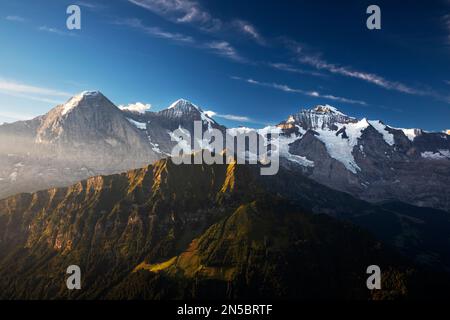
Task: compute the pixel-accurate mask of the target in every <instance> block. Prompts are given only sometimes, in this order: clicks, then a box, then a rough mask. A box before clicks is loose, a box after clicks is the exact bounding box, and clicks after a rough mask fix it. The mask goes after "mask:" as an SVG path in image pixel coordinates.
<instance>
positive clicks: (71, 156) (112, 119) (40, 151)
mask: <svg viewBox="0 0 450 320" xmlns="http://www.w3.org/2000/svg"><path fill="white" fill-rule="evenodd" d="M194 121H201V123H202V131H203V132H205V131H207V130H210V129H212V128H215V129H219V130H221V131H222V132H224V130H225V127H223V126H221V125H220V124H218V123H217V122H216V121H214V120H213V119H211V118H210V117H208V116H207V115H206V113H205V112H204V111H203V110H202V109H201V108H200V107H198V106H195V105H194V104H192V103H191V102H189V101H186V100H182V99H181V100H178V101H176V102H174V103H173V104H172V105H170V106H169V107H168V108H167V109H164V110H162V111H159V112H145V113H139V112H133V111H130V110H119V109H118V108H117V107H116V106H114V104H112V103H111V102H110V101H109V100H108V99H107V98H105V97H104V96H103V95H102V94H101V93H99V92H84V93H82V94H80V95H78V96H75V97H73V98H72V99H70V100H69V101H68V102H67V103H66V104H64V105H61V106H58V107H56V108H55V109H53V110H51V111H50V112H49V113H48V114H46V115H44V116H41V117H38V118H36V119H33V120H31V121H22V122H17V123H13V124H5V125H2V126H0V140H1V141H2V145H1V146H0V164H1V166H0V198H2V197H6V196H8V195H12V194H15V193H19V192H31V191H36V190H40V189H46V188H49V187H54V186H56V187H59V186H67V185H70V184H71V183H74V182H76V181H80V180H82V179H86V178H88V177H90V176H94V175H98V174H111V173H119V172H123V171H125V170H128V169H131V168H138V167H143V166H146V165H147V164H149V163H152V162H153V161H155V160H157V159H161V158H165V157H167V156H169V155H170V153H171V151H172V149H173V147H174V146H175V144H176V140H177V137H174V136H173V131H174V130H177V129H181V130H183V132H186V133H187V134H188V135H190V136H191V138H192V137H193V134H194ZM269 128H271V129H273V130H278V131H279V132H280V133H281V138H280V144H281V149H280V153H281V156H282V163H283V165H284V166H286V167H288V168H291V169H296V170H298V171H299V172H303V173H304V174H306V175H307V176H309V177H311V178H312V179H314V180H316V181H317V182H320V183H322V184H325V185H327V186H329V187H332V188H334V189H337V190H341V191H345V192H349V193H351V194H353V195H355V196H357V197H359V198H362V199H365V200H369V201H372V202H378V201H385V200H400V201H404V202H408V203H411V204H414V205H418V206H425V207H426V206H428V207H434V208H439V209H444V210H447V211H449V210H450V193H449V191H448V188H447V185H446V184H447V183H448V177H449V173H448V172H450V138H449V137H450V136H449V135H447V134H446V133H431V132H425V131H423V130H420V129H397V128H393V127H390V126H388V125H385V124H384V123H382V122H381V121H370V120H367V119H361V120H359V119H356V118H353V117H350V116H347V115H345V114H343V113H342V112H340V111H339V110H337V109H336V108H334V107H332V106H329V105H324V106H316V107H315V108H312V109H310V110H302V111H300V112H299V113H296V114H293V115H291V116H289V117H288V119H287V120H286V121H283V122H281V123H280V124H279V125H278V126H274V127H269ZM269 128H264V129H262V130H254V131H257V132H261V133H262V131H267V130H268V129H269ZM252 130H253V129H248V128H235V129H234V130H233V131H232V132H233V134H234V135H241V134H246V133H247V132H248V131H252ZM192 139H193V138H192ZM207 144H208V141H204V140H202V141H200V145H202V146H203V147H204V146H205V145H207Z"/></svg>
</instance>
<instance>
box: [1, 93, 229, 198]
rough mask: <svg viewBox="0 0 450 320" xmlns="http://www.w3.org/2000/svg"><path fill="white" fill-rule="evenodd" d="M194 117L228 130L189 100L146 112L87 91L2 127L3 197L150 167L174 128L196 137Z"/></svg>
mask: <svg viewBox="0 0 450 320" xmlns="http://www.w3.org/2000/svg"><path fill="white" fill-rule="evenodd" d="M194 121H202V123H203V125H202V129H203V130H208V129H209V128H217V129H220V130H222V131H223V130H224V128H223V127H222V126H220V125H218V124H217V123H216V122H215V121H214V120H212V119H210V118H209V117H207V116H206V114H205V113H204V112H203V111H202V110H201V109H200V108H199V107H197V106H195V105H193V104H192V103H190V102H188V101H186V100H178V101H176V102H175V103H173V104H172V105H171V106H170V107H169V108H167V109H165V110H162V111H160V112H155V113H153V112H147V113H144V114H141V113H136V112H130V111H126V110H120V109H119V108H117V107H116V106H115V105H114V104H113V103H112V102H111V101H109V100H108V99H107V98H106V97H105V96H104V95H103V94H101V93H100V92H97V91H92V92H83V93H81V94H79V95H77V96H75V97H73V98H71V99H70V100H69V101H67V103H65V104H63V105H60V106H57V107H56V108H54V109H52V110H51V111H50V112H48V113H47V114H45V115H43V116H41V117H38V118H36V119H33V120H30V121H21V122H16V123H13V124H5V125H2V126H0V140H1V141H2V144H1V146H0V164H1V166H0V198H4V197H6V196H8V195H12V194H15V193H20V192H33V191H37V190H42V189H47V188H49V187H62V186H68V185H70V184H72V183H74V182H76V181H80V180H83V179H86V178H88V177H90V176H95V175H99V174H111V173H120V172H124V171H127V170H129V169H133V168H140V167H145V166H147V165H148V164H150V163H153V162H154V161H156V160H158V159H161V158H163V157H167V156H168V155H169V154H170V153H171V151H172V148H173V146H174V145H175V144H176V141H172V140H173V139H172V136H171V134H172V132H173V131H174V130H176V129H178V128H181V129H183V130H186V132H187V133H188V134H190V135H191V136H193V131H194Z"/></svg>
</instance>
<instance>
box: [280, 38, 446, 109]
mask: <svg viewBox="0 0 450 320" xmlns="http://www.w3.org/2000/svg"><path fill="white" fill-rule="evenodd" d="M288 47H289V48H290V49H291V50H292V51H293V52H294V54H295V55H296V59H297V60H298V62H300V63H302V64H305V65H309V66H311V67H314V68H315V69H317V70H320V71H327V72H330V73H332V74H337V75H341V76H344V77H349V78H354V79H358V80H362V81H365V82H368V83H371V84H373V85H376V86H379V87H381V88H384V89H387V90H392V91H397V92H401V93H405V94H410V95H417V96H429V97H433V98H435V99H437V100H441V101H444V102H446V103H450V97H448V96H443V95H441V94H439V93H437V92H435V91H432V90H422V89H417V88H413V87H410V86H408V85H406V84H404V83H401V82H398V81H391V80H388V79H386V78H384V77H382V76H380V75H377V74H374V73H370V72H364V71H359V70H355V69H353V68H351V67H344V66H340V65H337V64H334V63H330V62H328V61H326V60H324V59H322V58H321V57H320V54H311V53H309V52H308V49H306V48H305V47H304V46H302V45H300V44H299V43H297V42H295V41H288Z"/></svg>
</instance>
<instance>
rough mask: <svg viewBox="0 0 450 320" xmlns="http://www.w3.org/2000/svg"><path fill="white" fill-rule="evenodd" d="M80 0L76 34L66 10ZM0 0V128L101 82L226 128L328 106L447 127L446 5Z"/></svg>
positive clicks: (442, 0)
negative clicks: (185, 107)
mask: <svg viewBox="0 0 450 320" xmlns="http://www.w3.org/2000/svg"><path fill="white" fill-rule="evenodd" d="M70 4H78V5H80V7H81V17H82V28H81V30H75V31H69V30H67V28H66V19H67V14H66V8H67V6H68V5H70ZM370 4H372V1H370V2H369V1H350V0H349V1H345V2H340V3H338V1H318V0H316V1H289V0H284V1H280V0H276V1H271V0H265V1H257V0H243V1H229V0H228V1H225V0H224V1H204V0H189V1H183V0H113V1H102V0H98V1H95V0H84V1H76V0H72V1H65V0H21V1H13V0H0V46H1V47H0V48H1V50H0V123H1V122H4V121H5V122H11V121H15V120H18V119H25V118H30V117H33V116H36V115H40V114H43V113H45V112H47V111H48V110H49V109H51V108H52V107H54V106H55V105H56V104H57V103H60V102H64V101H65V100H67V99H68V98H69V97H70V95H73V94H76V93H78V92H81V91H84V90H100V91H102V92H103V93H104V94H105V95H106V96H107V97H108V98H110V99H111V100H112V101H113V102H114V103H116V104H117V105H122V104H128V103H135V102H141V103H145V104H150V105H151V106H152V108H151V110H160V109H162V108H165V107H167V106H168V105H169V104H170V103H171V102H173V101H174V100H176V99H178V98H186V99H189V100H191V101H192V102H194V103H195V104H197V105H199V106H201V107H202V108H203V109H204V110H211V111H214V113H216V120H217V121H219V122H221V123H223V124H225V125H228V126H237V125H246V126H263V125H265V124H269V123H277V122H279V121H281V120H283V119H285V118H286V117H287V116H288V115H289V114H292V113H294V112H296V111H298V110H300V109H302V108H309V107H312V106H314V105H317V104H326V103H328V104H331V105H334V106H336V107H337V108H339V109H340V110H341V111H343V112H345V113H347V114H349V115H353V116H356V117H364V116H366V117H368V118H370V119H381V120H383V121H384V122H385V123H388V124H390V125H392V126H397V127H408V128H410V127H420V128H424V129H426V130H435V131H441V130H444V129H448V128H450V59H449V58H450V1H448V0H436V1H420V2H419V1H414V3H408V4H405V3H404V1H395V0H394V1H377V2H376V4H377V5H379V6H380V8H381V16H382V29H381V30H368V29H367V28H366V19H367V16H368V15H367V14H366V8H367V6H368V5H370Z"/></svg>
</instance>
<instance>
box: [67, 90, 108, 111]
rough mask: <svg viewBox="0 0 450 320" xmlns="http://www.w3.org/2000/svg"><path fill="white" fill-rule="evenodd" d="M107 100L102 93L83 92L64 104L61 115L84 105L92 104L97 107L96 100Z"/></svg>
mask: <svg viewBox="0 0 450 320" xmlns="http://www.w3.org/2000/svg"><path fill="white" fill-rule="evenodd" d="M103 99H106V98H105V96H104V95H103V94H102V93H101V92H100V91H83V92H81V93H79V94H77V95H75V96H73V97H72V98H70V99H69V100H68V101H67V102H66V103H65V104H63V108H62V111H61V115H66V114H67V113H69V112H70V111H72V110H73V109H74V108H76V107H77V106H80V105H82V104H83V105H84V104H88V103H89V104H90V105H93V106H95V105H96V103H95V100H98V101H99V100H103Z"/></svg>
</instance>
